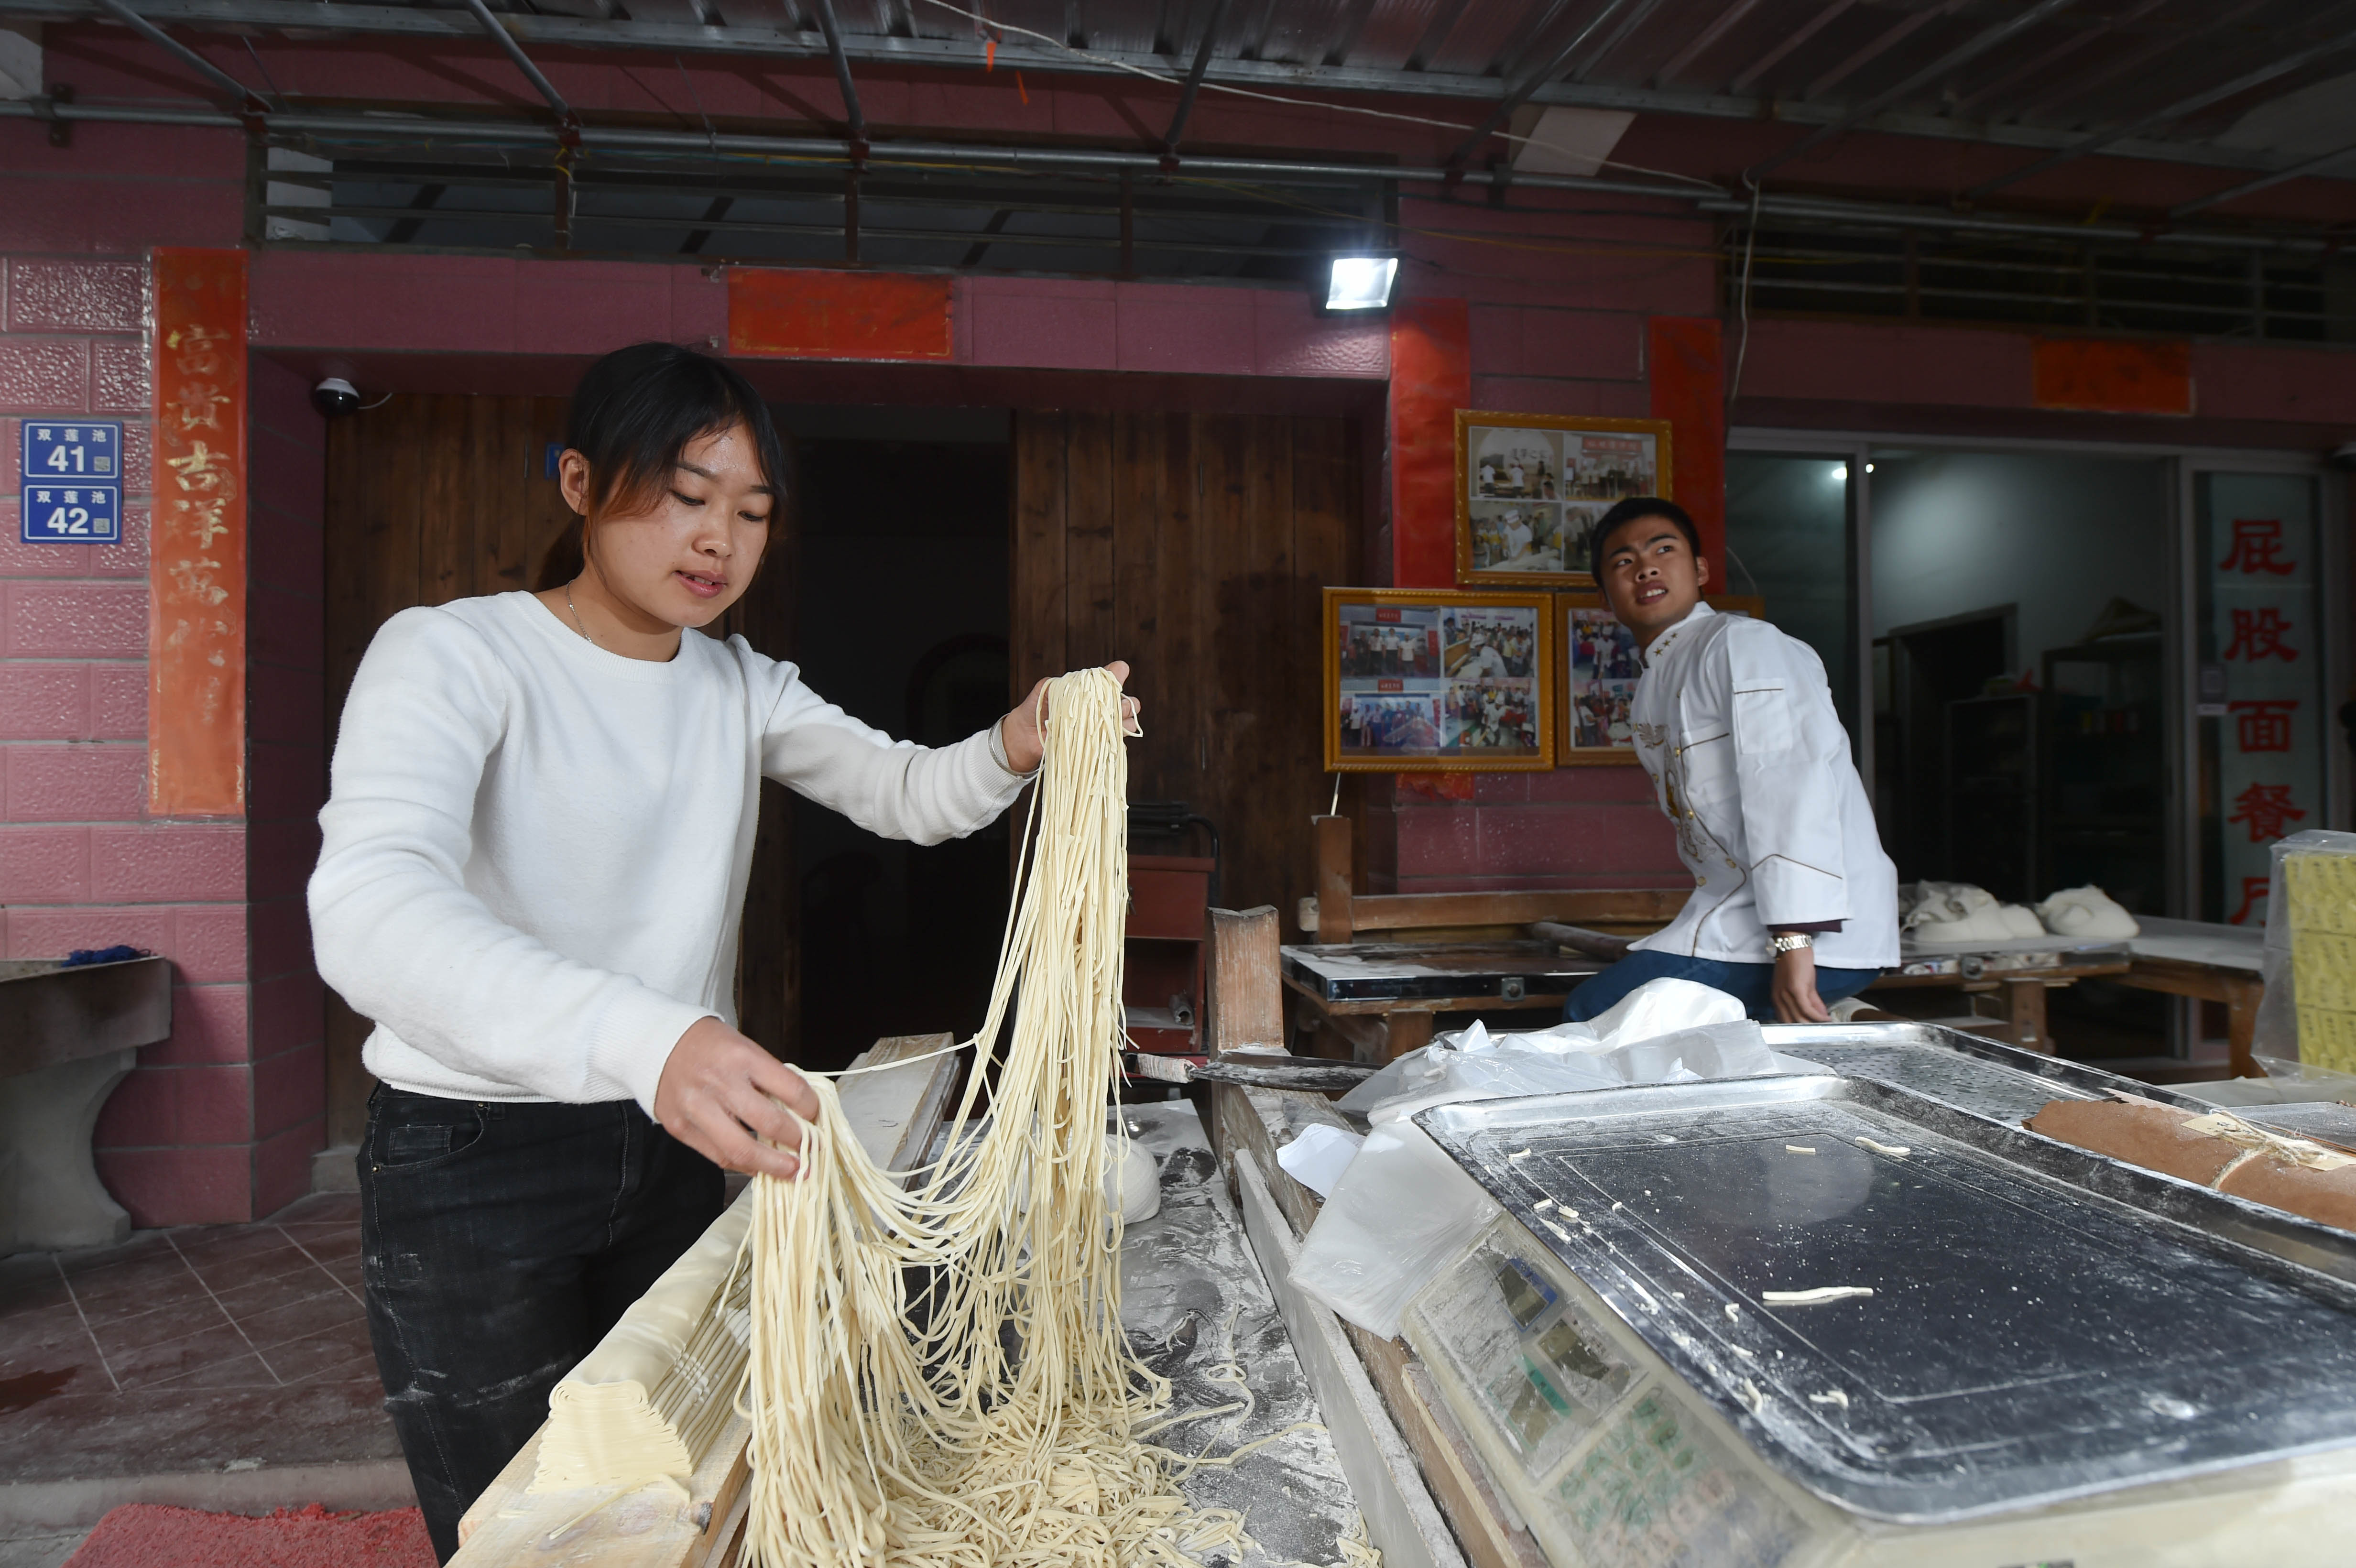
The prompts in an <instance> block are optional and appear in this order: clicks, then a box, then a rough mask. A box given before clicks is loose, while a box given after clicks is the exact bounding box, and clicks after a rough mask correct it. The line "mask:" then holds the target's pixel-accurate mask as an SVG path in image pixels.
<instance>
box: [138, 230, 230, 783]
mask: <svg viewBox="0 0 2356 1568" xmlns="http://www.w3.org/2000/svg"><path fill="white" fill-rule="evenodd" d="M154 265H155V294H154V299H155V319H154V325H153V337H152V341H151V343H150V345H149V347H150V351H151V353H152V355H153V362H154V365H155V481H154V485H153V490H154V495H155V509H154V512H153V514H152V516H151V517H150V519H149V536H150V543H149V556H148V579H149V596H148V603H149V606H150V608H149V611H148V614H149V622H148V634H147V677H148V690H147V809H148V811H149V813H150V814H151V815H153V816H236V815H239V814H241V812H243V811H244V809H245V549H246V529H245V507H246V443H245V430H246V418H245V415H246V379H245V253H244V252H243V251H196V250H158V251H155V263H154Z"/></svg>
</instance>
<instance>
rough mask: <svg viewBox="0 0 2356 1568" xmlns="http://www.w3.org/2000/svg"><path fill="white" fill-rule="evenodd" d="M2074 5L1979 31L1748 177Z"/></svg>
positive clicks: (2046, 0)
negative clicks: (1965, 41) (1959, 45)
mask: <svg viewBox="0 0 2356 1568" xmlns="http://www.w3.org/2000/svg"><path fill="white" fill-rule="evenodd" d="M2076 4H2077V0H2040V3H2039V4H2038V5H2032V6H2030V7H2029V9H2028V10H2026V11H2023V12H2021V13H2020V14H2019V15H2018V16H2012V17H2009V18H2008V19H2007V20H2005V21H2002V22H1998V23H1997V25H1996V26H1994V27H1984V28H1982V29H1981V30H1980V32H1979V33H1978V34H1977V35H1976V37H1973V38H1972V39H1971V40H1970V41H1969V42H1967V43H1965V44H1964V45H1963V46H1961V47H1960V48H1954V49H1951V50H1949V51H1948V52H1947V53H1945V54H1944V55H1941V56H1940V57H1939V58H1938V59H1934V60H1933V61H1932V62H1931V63H1930V64H1929V65H1926V66H1924V67H1923V68H1922V69H1920V70H1918V71H1916V72H1914V73H1913V74H1912V76H1909V77H1907V78H1905V79H1904V80H1901V81H1900V82H1898V83H1897V84H1896V85H1894V86H1891V87H1886V88H1884V89H1882V90H1881V91H1879V92H1877V93H1875V94H1874V95H1873V96H1872V97H1870V98H1869V99H1867V100H1866V101H1864V102H1862V103H1859V104H1858V105H1857V106H1856V107H1854V108H1852V109H1851V110H1850V111H1849V112H1847V113H1846V114H1844V115H1842V116H1841V117H1840V118H1839V119H1838V120H1837V121H1835V122H1833V123H1831V124H1829V125H1826V126H1825V127H1823V128H1822V129H1821V130H1818V131H1815V132H1814V133H1810V134H1808V135H1806V136H1804V137H1802V138H1801V139H1800V140H1799V141H1797V142H1794V143H1793V144H1791V145H1790V146H1788V147H1786V148H1784V149H1783V151H1782V152H1780V153H1777V154H1775V155H1772V156H1771V157H1769V158H1766V159H1764V160H1762V162H1760V163H1758V164H1755V165H1752V166H1751V178H1753V179H1757V178H1758V177H1760V176H1762V175H1764V174H1766V173H1767V172H1768V171H1769V170H1771V169H1778V168H1781V167H1783V165H1785V164H1788V163H1790V162H1791V161H1792V160H1793V159H1794V158H1796V157H1798V156H1800V155H1802V154H1804V153H1806V152H1808V151H1810V150H1812V149H1814V148H1816V147H1820V146H1822V145H1824V144H1826V142H1829V141H1832V140H1833V139H1834V138H1836V137H1838V136H1846V135H1847V134H1848V133H1850V132H1851V131H1854V130H1855V129H1857V127H1858V125H1860V124H1862V123H1865V122H1866V121H1868V120H1869V119H1871V118H1872V117H1873V116H1874V115H1876V114H1879V113H1880V112H1882V111H1883V110H1884V109H1887V108H1889V107H1890V105H1891V104H1893V103H1895V102H1897V101H1899V100H1900V99H1901V98H1903V97H1905V96H1906V95H1907V94H1908V93H1910V92H1912V91H1915V90H1917V89H1918V88H1920V87H1921V86H1922V84H1923V83H1924V82H1927V81H1930V80H1933V79H1934V78H1937V77H1940V76H1943V75H1944V74H1945V73H1946V72H1948V71H1951V70H1953V69H1955V68H1956V67H1957V66H1960V65H1967V64H1969V63H1970V62H1971V61H1973V60H1976V59H1978V58H1979V57H1980V56H1982V55H1984V54H1986V53H1987V52H1988V50H1990V49H1992V48H1996V47H1997V45H1999V44H2002V43H2004V42H2006V41H2007V40H2008V39H2010V38H2012V37H2015V36H2017V35H2018V34H2019V33H2020V32H2021V31H2022V29H2024V28H2027V27H2035V26H2036V25H2037V24H2038V23H2040V22H2041V21H2043V20H2045V18H2046V17H2048V16H2052V15H2053V14H2054V13H2056V12H2057V11H2062V10H2066V9H2068V8H2069V7H2070V6H2072V5H2076Z"/></svg>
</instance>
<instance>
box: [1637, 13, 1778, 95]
mask: <svg viewBox="0 0 2356 1568" xmlns="http://www.w3.org/2000/svg"><path fill="white" fill-rule="evenodd" d="M1758 8H1759V0H1734V3H1733V4H1732V5H1729V6H1727V8H1726V9H1725V10H1723V11H1721V12H1719V15H1718V20H1717V21H1715V22H1712V23H1711V24H1710V25H1709V26H1708V27H1704V28H1703V29H1702V30H1701V31H1700V32H1698V33H1696V34H1695V35H1694V37H1693V39H1692V41H1691V42H1689V43H1687V45H1686V47H1685V48H1681V49H1679V50H1678V51H1677V52H1676V54H1673V55H1671V56H1670V57H1669V63H1668V64H1666V65H1665V66H1663V67H1662V68H1661V69H1659V70H1658V71H1656V72H1655V73H1654V75H1653V85H1654V86H1655V87H1666V86H1668V84H1669V82H1670V80H1671V79H1672V78H1674V77H1675V76H1676V74H1677V72H1679V71H1681V70H1683V69H1686V67H1687V66H1689V65H1691V64H1693V62H1694V61H1695V60H1697V59H1700V58H1701V56H1702V53H1703V51H1704V50H1706V49H1708V48H1709V47H1710V46H1711V45H1712V44H1715V43H1716V42H1718V40H1719V39H1720V38H1722V37H1726V35H1727V34H1728V33H1730V32H1731V31H1732V30H1733V28H1734V25H1735V24H1736V23H1737V22H1740V21H1741V20H1742V18H1743V17H1745V16H1749V15H1751V12H1753V11H1755V10H1757V9H1758Z"/></svg>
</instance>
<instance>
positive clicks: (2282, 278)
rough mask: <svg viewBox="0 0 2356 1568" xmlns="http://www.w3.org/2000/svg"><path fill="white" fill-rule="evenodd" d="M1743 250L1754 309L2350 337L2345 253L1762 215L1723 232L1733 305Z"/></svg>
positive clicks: (2355, 310)
mask: <svg viewBox="0 0 2356 1568" xmlns="http://www.w3.org/2000/svg"><path fill="white" fill-rule="evenodd" d="M1746 248H1748V249H1749V250H1750V258H1751V312H1752V313H1753V314H1754V315H1757V314H1773V315H1840V316H1860V315H1863V316H1882V317H1891V318H1897V319H1902V320H1919V321H1966V322H1986V323H1989V324H1991V325H1995V324H2001V325H2010V326H2051V327H2071V328H2076V329H2078V330H2081V331H2111V332H2150V333H2165V334H2168V335H2169V336H2184V337H2228V338H2233V337H2238V338H2244V339H2276V340H2284V341H2292V342H2308V343H2316V342H2347V341H2351V340H2356V265H2351V263H2350V262H2347V261H2338V260H2332V261H2326V260H2324V259H2323V258H2320V257H2314V258H2308V257H2288V258H2286V257H2281V256H2268V255H2265V254H2263V253H2260V252H2255V251H2253V252H2251V253H2249V254H2247V255H2243V254H2229V255H2220V254H2218V252H2217V251H2215V250H2213V249H2208V248H2203V249H2200V250H2192V249H2190V248H2179V247H2171V246H2169V245H2168V244H2166V243H2165V242H2155V243H2152V244H2149V245H2141V246H2124V245H2118V244H2115V243H2105V244H2072V243H2069V242H2066V241H2058V240H2024V239H2013V238H2009V237H1994V238H1991V237H1986V236H1969V235H1943V234H1933V233H1914V232H1896V231H1890V230H1878V229H1862V228H1856V229H1852V228H1838V229H1832V228H1827V229H1798V228H1791V227H1784V226H1780V225H1778V226H1769V225H1766V224H1762V225H1761V226H1760V228H1759V231H1758V241H1757V244H1756V246H1755V247H1751V246H1750V234H1749V232H1748V231H1747V230H1746V229H1741V228H1739V227H1738V228H1736V229H1733V230H1731V232H1730V233H1729V235H1728V237H1727V247H1726V257H1727V264H1726V268H1725V276H1726V279H1727V289H1728V302H1729V305H1730V308H1734V309H1739V308H1740V303H1741V302H1740V292H1741V287H1742V273H1743V262H1744V255H1745V251H1746Z"/></svg>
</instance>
